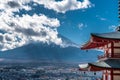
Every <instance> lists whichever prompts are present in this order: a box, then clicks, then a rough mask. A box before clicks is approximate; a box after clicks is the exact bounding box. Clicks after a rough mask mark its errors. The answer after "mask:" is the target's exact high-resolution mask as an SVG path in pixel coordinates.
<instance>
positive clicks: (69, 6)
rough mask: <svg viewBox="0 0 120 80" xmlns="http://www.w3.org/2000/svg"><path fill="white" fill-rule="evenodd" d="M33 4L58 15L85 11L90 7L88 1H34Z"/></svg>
mask: <svg viewBox="0 0 120 80" xmlns="http://www.w3.org/2000/svg"><path fill="white" fill-rule="evenodd" d="M34 1H35V2H37V3H39V4H42V5H44V7H45V8H48V9H52V10H54V11H56V12H59V13H65V12H66V11H69V10H77V9H86V8H89V7H91V6H92V4H91V2H90V1H89V0H84V1H83V2H80V1H77V0H62V1H55V0H34Z"/></svg>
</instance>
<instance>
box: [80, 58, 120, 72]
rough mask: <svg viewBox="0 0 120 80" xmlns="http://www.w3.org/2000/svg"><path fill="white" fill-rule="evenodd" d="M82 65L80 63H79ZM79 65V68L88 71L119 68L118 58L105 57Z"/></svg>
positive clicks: (119, 60)
mask: <svg viewBox="0 0 120 80" xmlns="http://www.w3.org/2000/svg"><path fill="white" fill-rule="evenodd" d="M81 66H82V64H81ZM81 66H80V65H79V67H80V70H88V71H101V70H111V69H114V70H120V59H107V60H103V61H99V62H94V63H87V65H86V66H85V65H83V66H84V67H81Z"/></svg>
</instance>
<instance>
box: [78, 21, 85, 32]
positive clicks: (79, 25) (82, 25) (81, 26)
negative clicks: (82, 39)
mask: <svg viewBox="0 0 120 80" xmlns="http://www.w3.org/2000/svg"><path fill="white" fill-rule="evenodd" d="M84 27H87V25H86V24H83V23H79V24H78V28H79V29H80V30H82V29H83V28H84Z"/></svg>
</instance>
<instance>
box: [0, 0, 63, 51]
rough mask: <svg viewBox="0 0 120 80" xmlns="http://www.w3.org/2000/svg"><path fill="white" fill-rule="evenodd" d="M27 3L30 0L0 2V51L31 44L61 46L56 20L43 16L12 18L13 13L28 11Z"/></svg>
mask: <svg viewBox="0 0 120 80" xmlns="http://www.w3.org/2000/svg"><path fill="white" fill-rule="evenodd" d="M22 1H23V2H22ZM28 2H30V0H17V1H16V0H1V1H0V4H1V5H0V10H1V11H0V24H1V26H0V50H2V51H4V50H8V49H13V48H16V47H20V46H23V45H26V44H29V43H31V42H43V43H48V44H50V43H55V44H56V45H62V40H61V38H59V37H58V32H57V28H58V27H59V26H60V22H59V20H58V19H56V18H48V17H47V16H45V15H43V14H40V15H37V14H34V15H33V16H30V15H28V14H26V15H22V17H20V16H14V12H18V11H19V10H20V9H25V10H30V9H31V8H30V7H29V6H28V5H26V4H27V3H28Z"/></svg>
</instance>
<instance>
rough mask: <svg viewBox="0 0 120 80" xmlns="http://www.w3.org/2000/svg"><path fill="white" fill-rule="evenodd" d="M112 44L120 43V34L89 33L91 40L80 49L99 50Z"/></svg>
mask: <svg viewBox="0 0 120 80" xmlns="http://www.w3.org/2000/svg"><path fill="white" fill-rule="evenodd" d="M112 42H115V43H117V42H120V32H118V31H116V32H111V33H102V34H97V33H91V39H90V40H89V41H88V42H87V43H86V44H85V45H83V46H82V48H81V49H83V50H84V49H92V48H99V47H103V46H104V45H107V44H109V43H112Z"/></svg>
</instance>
